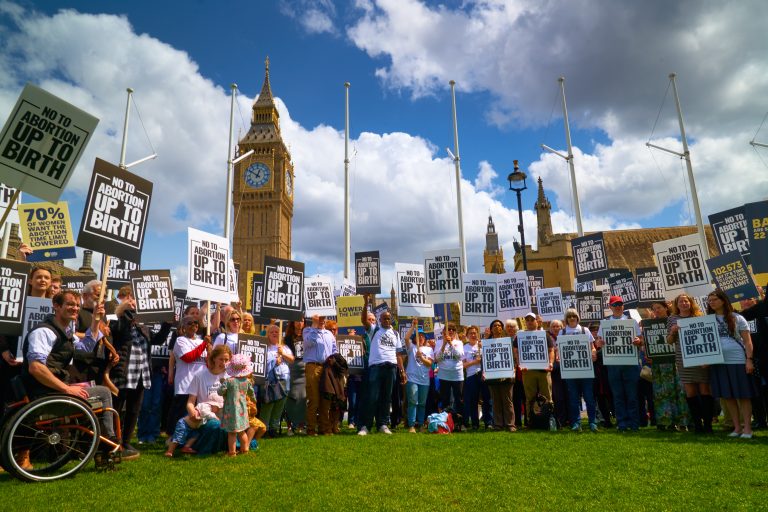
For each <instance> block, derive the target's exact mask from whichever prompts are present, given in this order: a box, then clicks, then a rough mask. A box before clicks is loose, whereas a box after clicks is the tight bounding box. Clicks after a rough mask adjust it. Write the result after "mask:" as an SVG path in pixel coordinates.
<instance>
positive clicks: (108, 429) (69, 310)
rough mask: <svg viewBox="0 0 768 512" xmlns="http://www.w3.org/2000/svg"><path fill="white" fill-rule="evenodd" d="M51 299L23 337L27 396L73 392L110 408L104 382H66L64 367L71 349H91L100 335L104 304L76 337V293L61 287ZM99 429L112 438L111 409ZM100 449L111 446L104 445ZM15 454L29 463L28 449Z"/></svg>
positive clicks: (23, 377) (108, 393)
mask: <svg viewBox="0 0 768 512" xmlns="http://www.w3.org/2000/svg"><path fill="white" fill-rule="evenodd" d="M52 302H53V315H49V316H48V317H47V318H46V319H45V320H44V321H43V322H41V323H40V324H39V325H38V326H37V327H35V328H34V329H33V330H32V331H30V332H29V334H27V337H26V339H25V340H24V344H23V349H22V350H23V354H24V362H23V364H22V370H21V378H22V382H23V383H24V388H25V390H26V392H27V396H28V397H29V399H30V400H34V399H36V398H39V397H41V396H45V395H51V394H67V395H74V396H76V397H79V398H81V399H83V400H88V398H90V397H95V398H97V399H98V400H99V401H100V402H101V406H102V407H103V408H109V409H111V408H112V395H111V393H110V391H109V389H107V388H106V387H105V386H89V385H88V383H70V376H69V371H68V367H69V364H70V362H71V361H72V357H73V355H74V353H75V349H77V350H84V351H92V350H93V349H94V348H95V347H96V344H97V343H98V342H99V339H100V338H101V337H102V334H101V332H100V330H99V318H101V316H103V315H104V306H103V305H99V306H98V308H97V309H96V310H95V311H94V313H96V314H94V316H93V321H92V323H91V327H90V328H89V329H88V330H87V331H86V335H85V337H84V338H83V339H77V338H73V336H72V334H71V330H72V329H71V326H72V325H73V322H74V321H76V320H77V316H78V312H79V310H80V294H79V293H77V292H74V291H71V290H64V291H61V292H59V293H57V294H56V295H54V297H53V299H52ZM94 333H95V334H94ZM101 429H102V431H103V435H104V436H105V437H107V438H109V439H110V440H115V439H116V437H115V431H114V423H113V418H112V413H111V412H109V411H105V412H104V413H103V414H102V415H101ZM117 444H119V441H118V443H117ZM104 449H105V450H107V451H109V450H111V448H110V447H108V446H106V445H105V448H104ZM18 457H19V458H20V460H19V459H17V460H18V462H19V463H20V465H21V466H22V467H25V466H30V461H29V453H28V452H27V453H24V452H21V453H19V454H18ZM25 457H26V460H24V458H25Z"/></svg>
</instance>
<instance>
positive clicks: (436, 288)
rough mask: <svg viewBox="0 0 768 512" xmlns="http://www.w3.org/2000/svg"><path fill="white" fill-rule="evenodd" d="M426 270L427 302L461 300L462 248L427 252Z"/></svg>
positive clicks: (438, 302) (444, 302)
mask: <svg viewBox="0 0 768 512" xmlns="http://www.w3.org/2000/svg"><path fill="white" fill-rule="evenodd" d="M424 271H425V272H426V279H427V281H426V284H427V302H429V303H430V304H446V303H449V302H461V300H462V296H461V295H462V293H461V288H462V278H461V274H462V266H461V249H446V250H442V251H427V252H425V253H424Z"/></svg>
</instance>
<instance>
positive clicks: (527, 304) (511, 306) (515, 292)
mask: <svg viewBox="0 0 768 512" xmlns="http://www.w3.org/2000/svg"><path fill="white" fill-rule="evenodd" d="M496 282H497V283H498V293H499V318H500V319H501V320H508V319H510V318H518V317H521V316H523V315H525V314H526V313H527V312H529V311H530V310H531V299H530V297H529V295H528V289H529V285H528V276H527V275H526V273H525V272H508V273H506V274H498V275H497V276H496Z"/></svg>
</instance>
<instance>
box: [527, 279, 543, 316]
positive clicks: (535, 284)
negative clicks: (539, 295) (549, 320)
mask: <svg viewBox="0 0 768 512" xmlns="http://www.w3.org/2000/svg"><path fill="white" fill-rule="evenodd" d="M539 288H544V271H543V270H538V269H537V270H529V271H528V296H529V297H530V299H531V311H533V312H534V313H538V311H539V309H538V306H537V304H536V290H538V289H539Z"/></svg>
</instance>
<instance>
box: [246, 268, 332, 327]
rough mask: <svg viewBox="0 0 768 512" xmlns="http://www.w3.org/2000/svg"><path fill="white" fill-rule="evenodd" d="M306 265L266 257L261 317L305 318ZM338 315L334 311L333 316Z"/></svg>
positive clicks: (281, 318)
mask: <svg viewBox="0 0 768 512" xmlns="http://www.w3.org/2000/svg"><path fill="white" fill-rule="evenodd" d="M303 294H304V263H301V262H298V261H291V260H284V259H281V258H273V257H272V256H265V257H264V293H263V294H262V295H261V316H262V317H267V318H278V319H280V320H301V319H302V318H304V305H303V304H302V302H303V301H302V298H303ZM335 313H336V309H335V308H334V309H333V313H331V314H332V315H333V314H335Z"/></svg>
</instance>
